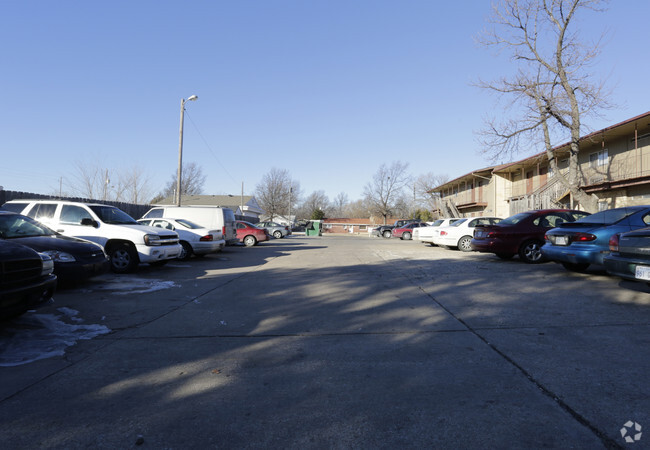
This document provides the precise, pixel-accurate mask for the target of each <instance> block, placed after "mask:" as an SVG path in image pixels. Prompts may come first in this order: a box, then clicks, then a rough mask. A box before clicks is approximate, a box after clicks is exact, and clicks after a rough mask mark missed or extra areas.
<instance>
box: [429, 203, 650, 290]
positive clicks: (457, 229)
mask: <svg viewBox="0 0 650 450" xmlns="http://www.w3.org/2000/svg"><path fill="white" fill-rule="evenodd" d="M444 223H448V225H442V224H444ZM441 225H442V226H441ZM472 229H473V230H472ZM470 235H471V236H472V237H471V239H469V240H468V237H469V236H470ZM416 239H417V240H419V241H421V242H425V243H430V244H432V245H439V246H444V247H456V248H458V249H459V250H462V251H477V252H482V253H493V254H495V255H496V256H497V257H499V258H501V259H512V258H513V257H514V256H519V259H521V260H522V261H523V262H526V263H529V264H536V263H541V262H545V261H553V262H556V263H559V264H561V265H562V266H563V267H564V268H566V269H567V270H571V271H576V272H583V271H585V270H586V269H587V268H588V267H589V266H591V265H593V264H595V265H600V266H604V268H605V269H606V270H607V272H609V273H610V274H612V275H616V276H619V277H621V278H626V279H630V280H641V281H646V282H648V283H649V284H650V205H640V206H627V207H621V208H614V209H609V210H605V211H600V212H597V213H595V214H590V213H587V212H584V211H578V210H570V209H543V210H533V211H527V212H523V213H519V214H515V215H514V216H511V217H508V218H506V219H503V220H500V219H498V218H496V217H477V218H465V219H440V225H438V226H429V227H424V228H420V229H419V233H418V234H417V235H416Z"/></svg>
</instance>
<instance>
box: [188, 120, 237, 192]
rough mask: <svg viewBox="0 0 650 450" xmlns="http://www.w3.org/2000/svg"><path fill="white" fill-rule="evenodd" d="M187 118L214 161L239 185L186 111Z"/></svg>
mask: <svg viewBox="0 0 650 450" xmlns="http://www.w3.org/2000/svg"><path fill="white" fill-rule="evenodd" d="M185 116H186V117H187V118H188V119H190V122H192V126H194V129H195V130H196V132H197V133H198V134H199V136H200V137H201V139H202V140H203V143H204V144H205V146H206V147H207V148H208V151H209V152H210V154H211V155H212V156H213V157H214V159H215V160H216V161H217V163H218V164H219V165H220V166H221V168H222V169H223V171H224V172H226V175H228V176H229V177H230V179H231V180H232V181H233V182H234V183H238V181H237V180H235V179H234V178H233V176H232V175H231V174H230V172H228V169H226V167H225V166H224V165H223V164H222V163H221V161H220V160H219V158H217V155H216V154H215V152H214V151H212V148H211V147H210V144H208V141H206V140H205V138H204V137H203V135H202V134H201V131H199V127H197V126H196V123H194V121H193V120H192V116H191V115H190V114H189V113H188V112H187V111H185Z"/></svg>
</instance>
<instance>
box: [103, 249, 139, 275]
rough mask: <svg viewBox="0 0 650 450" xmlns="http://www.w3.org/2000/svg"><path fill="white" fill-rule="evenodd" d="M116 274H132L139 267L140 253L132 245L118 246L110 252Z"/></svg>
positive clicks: (112, 266) (112, 267)
mask: <svg viewBox="0 0 650 450" xmlns="http://www.w3.org/2000/svg"><path fill="white" fill-rule="evenodd" d="M108 257H109V259H110V260H111V270H112V271H113V272H114V273H131V272H133V271H135V269H136V268H137V267H138V264H139V263H140V261H139V260H138V252H136V250H135V249H134V248H133V246H132V245H130V244H117V245H113V246H111V248H110V250H109V251H108Z"/></svg>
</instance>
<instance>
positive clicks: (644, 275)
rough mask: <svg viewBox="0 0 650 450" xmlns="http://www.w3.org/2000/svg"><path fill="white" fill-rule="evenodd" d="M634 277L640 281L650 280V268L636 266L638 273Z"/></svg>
mask: <svg viewBox="0 0 650 450" xmlns="http://www.w3.org/2000/svg"><path fill="white" fill-rule="evenodd" d="M634 276H635V277H636V278H638V279H639V280H650V267H648V266H636V273H635V274H634Z"/></svg>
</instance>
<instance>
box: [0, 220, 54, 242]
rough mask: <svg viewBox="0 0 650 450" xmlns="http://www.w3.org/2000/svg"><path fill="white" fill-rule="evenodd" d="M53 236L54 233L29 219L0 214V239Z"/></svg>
mask: <svg viewBox="0 0 650 450" xmlns="http://www.w3.org/2000/svg"><path fill="white" fill-rule="evenodd" d="M54 235H56V232H55V231H53V230H51V229H49V228H48V227H46V226H45V225H43V224H42V223H40V222H37V221H35V220H34V219H32V218H31V217H26V216H22V215H20V214H0V238H2V239H12V238H22V237H35V236H54Z"/></svg>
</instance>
